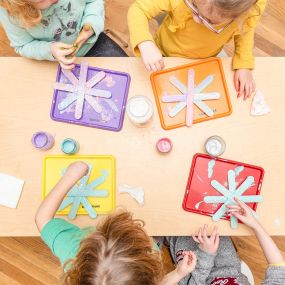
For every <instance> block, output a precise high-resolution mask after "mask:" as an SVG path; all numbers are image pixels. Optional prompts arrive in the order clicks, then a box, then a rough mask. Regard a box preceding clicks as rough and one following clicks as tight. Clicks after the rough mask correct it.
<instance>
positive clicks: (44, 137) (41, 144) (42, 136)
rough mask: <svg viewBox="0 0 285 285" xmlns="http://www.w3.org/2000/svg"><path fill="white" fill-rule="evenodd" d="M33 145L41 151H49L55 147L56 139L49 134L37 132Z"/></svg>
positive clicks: (34, 135) (33, 138)
mask: <svg viewBox="0 0 285 285" xmlns="http://www.w3.org/2000/svg"><path fill="white" fill-rule="evenodd" d="M32 144H33V146H34V147H35V148H38V149H40V150H49V149H51V148H52V147H53V145H54V137H53V136H52V135H51V134H49V133H47V132H37V133H35V134H33V137H32Z"/></svg>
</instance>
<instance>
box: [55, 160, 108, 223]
mask: <svg viewBox="0 0 285 285" xmlns="http://www.w3.org/2000/svg"><path fill="white" fill-rule="evenodd" d="M91 170H92V165H89V170H88V173H87V175H86V176H84V177H83V178H82V179H80V180H79V182H78V183H77V184H76V185H74V186H73V187H72V188H71V190H70V191H69V192H68V194H67V195H66V198H65V199H64V200H63V202H62V203H61V205H60V207H59V209H58V210H59V211H61V210H63V209H65V208H66V207H68V206H70V205H71V209H70V211H69V214H68V218H69V219H74V218H75V217H76V214H77V211H78V209H79V207H80V205H81V204H82V206H83V207H84V208H85V210H86V211H87V213H88V215H89V216H90V217H91V218H93V219H94V218H96V217H97V213H96V211H95V210H94V208H93V207H92V205H91V204H90V202H89V200H88V197H107V196H108V194H109V191H108V190H101V189H100V190H96V188H97V187H98V186H99V185H101V184H102V183H104V182H105V181H106V179H107V178H108V176H109V173H108V171H107V170H102V171H101V174H102V175H101V176H100V177H98V178H96V179H95V180H93V181H92V182H90V183H88V180H89V178H90V174H91ZM64 172H65V170H64V171H63V173H64Z"/></svg>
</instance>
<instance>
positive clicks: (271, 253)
mask: <svg viewBox="0 0 285 285" xmlns="http://www.w3.org/2000/svg"><path fill="white" fill-rule="evenodd" d="M235 200H236V202H237V203H238V205H236V206H234V205H232V206H228V208H229V209H230V210H229V211H230V212H231V215H233V216H235V217H237V218H238V219H239V220H240V221H242V222H243V223H244V224H245V225H247V226H249V227H250V228H252V229H253V231H254V233H255V235H256V237H257V239H258V241H259V243H260V246H261V248H262V250H263V252H264V255H265V257H266V259H267V262H268V263H269V264H275V263H282V262H284V259H283V257H282V255H281V253H280V250H279V249H278V247H277V246H276V244H275V243H274V241H273V240H272V238H271V237H270V236H269V235H268V234H267V232H266V231H265V229H264V228H263V227H262V225H261V224H260V223H259V222H258V221H257V220H256V218H255V217H254V216H253V214H252V210H251V209H250V207H249V206H247V205H246V204H245V203H243V202H241V201H240V200H238V199H235Z"/></svg>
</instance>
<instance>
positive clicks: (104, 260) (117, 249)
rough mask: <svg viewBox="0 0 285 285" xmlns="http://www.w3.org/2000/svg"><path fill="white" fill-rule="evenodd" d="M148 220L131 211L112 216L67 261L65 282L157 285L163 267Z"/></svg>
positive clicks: (161, 275) (73, 284)
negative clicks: (148, 230) (145, 226)
mask: <svg viewBox="0 0 285 285" xmlns="http://www.w3.org/2000/svg"><path fill="white" fill-rule="evenodd" d="M143 226H144V223H143V222H142V221H140V220H134V219H133V217H132V215H131V214H130V213H128V212H119V213H117V214H114V215H110V216H108V217H107V218H106V219H105V220H104V221H103V223H101V224H100V225H99V226H98V227H97V229H96V231H94V232H93V233H91V234H90V235H89V236H88V237H87V238H86V239H84V240H83V241H82V242H81V244H80V249H79V252H78V254H77V256H76V258H75V259H74V260H71V261H70V262H68V263H66V265H65V269H67V271H66V273H65V274H64V275H63V278H62V281H63V284H65V285H157V284H158V283H159V282H160V281H161V280H162V278H163V266H162V262H161V256H160V253H159V252H158V251H155V250H153V241H152V240H151V238H150V237H149V236H148V235H147V234H146V232H145V231H144V229H143Z"/></svg>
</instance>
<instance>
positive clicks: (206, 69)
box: [150, 58, 232, 130]
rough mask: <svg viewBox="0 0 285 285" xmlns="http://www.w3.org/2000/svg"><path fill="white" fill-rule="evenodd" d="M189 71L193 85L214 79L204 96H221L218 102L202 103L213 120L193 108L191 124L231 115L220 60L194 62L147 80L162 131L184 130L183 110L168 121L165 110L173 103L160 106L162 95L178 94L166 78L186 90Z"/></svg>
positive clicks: (184, 111)
mask: <svg viewBox="0 0 285 285" xmlns="http://www.w3.org/2000/svg"><path fill="white" fill-rule="evenodd" d="M191 68H192V69H194V70H195V84H198V83H199V82H201V81H202V80H203V79H205V77H207V76H208V75H210V74H212V75H214V81H213V82H212V84H211V85H210V86H208V87H207V88H206V89H205V91H204V92H219V93H220V94H221V98H220V99H218V100H207V101H205V103H206V104H207V105H208V106H209V107H210V108H211V109H212V110H214V116H212V117H208V116H207V115H206V114H204V112H202V111H201V110H200V109H199V108H197V107H196V105H194V121H193V123H194V124H195V123H200V122H203V121H208V120H213V119H217V118H221V117H225V116H229V115H230V114H231V113H232V106H231V102H230V97H229V92H228V88H227V83H226V79H225V75H224V70H223V66H222V62H221V60H220V59H219V58H210V59H207V60H202V61H196V62H194V63H191V64H186V65H182V66H177V67H174V68H169V69H165V70H162V71H158V72H154V73H152V74H151V76H150V79H151V85H152V89H153V93H154V97H155V101H156V105H157V109H158V113H159V117H160V123H161V126H162V128H163V129H165V130H171V129H175V128H179V127H183V126H186V120H185V116H186V108H184V110H182V111H181V112H180V113H179V114H177V115H176V116H175V117H173V118H171V117H169V115H168V108H169V107H170V106H171V107H173V106H174V105H176V104H177V103H164V102H162V96H163V93H164V91H167V92H169V94H180V92H179V91H178V90H177V89H176V88H175V87H174V86H173V85H172V84H171V83H170V82H169V77H170V76H173V75H174V76H176V77H177V78H178V79H179V80H180V81H181V82H182V83H184V84H185V85H186V86H187V78H188V70H189V69H191Z"/></svg>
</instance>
